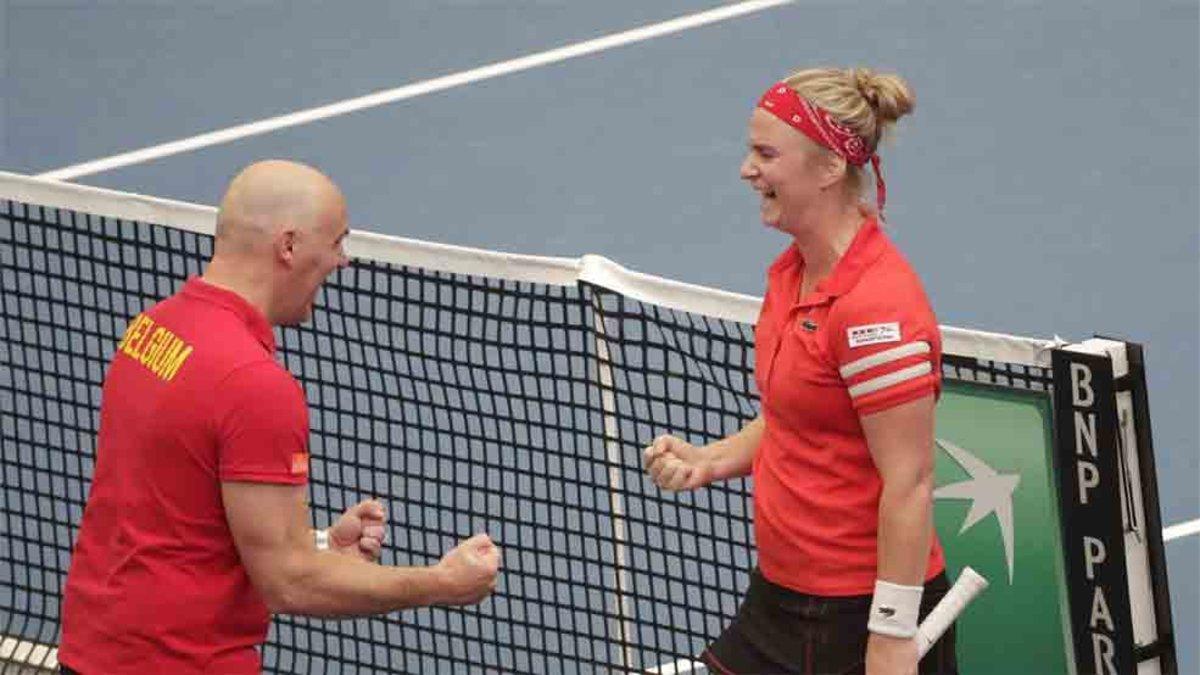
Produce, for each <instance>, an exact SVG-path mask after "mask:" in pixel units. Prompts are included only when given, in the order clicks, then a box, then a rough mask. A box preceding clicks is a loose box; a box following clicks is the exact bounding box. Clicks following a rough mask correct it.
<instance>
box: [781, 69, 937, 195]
mask: <svg viewBox="0 0 1200 675" xmlns="http://www.w3.org/2000/svg"><path fill="white" fill-rule="evenodd" d="M784 83H785V84H787V85H788V86H789V87H791V88H792V89H794V90H795V91H796V93H797V94H800V96H802V97H803V98H805V99H807V100H808V101H809V102H810V103H813V104H814V105H816V106H818V107H821V108H823V109H825V111H826V112H828V113H829V114H830V115H832V116H833V118H834V119H836V120H837V121H839V122H841V123H842V124H843V125H845V126H846V127H847V128H849V129H850V130H851V131H853V132H855V133H856V134H858V135H859V136H860V137H861V138H862V139H863V141H864V142H865V143H866V144H867V149H868V150H870V151H871V152H875V150H876V148H878V147H879V142H880V141H881V140H882V139H883V138H884V137H885V136H887V135H888V134H889V133H890V131H891V129H892V127H893V126H894V125H895V123H896V120H898V119H900V118H901V117H904V116H905V115H907V114H909V113H910V112H912V110H913V105H914V103H915V100H914V98H913V93H912V89H910V88H909V86H908V83H907V82H905V81H904V79H903V78H901V77H900V76H899V75H893V74H890V73H876V72H874V71H872V70H871V69H869V68H846V69H842V68H809V69H806V70H800V71H797V72H795V73H792V74H791V75H789V76H788V77H787V78H786V79H784ZM861 169H862V167H857V166H849V165H848V166H847V167H846V171H847V174H846V180H847V181H848V182H849V184H850V185H849V187H850V189H851V190H852V191H853V193H854V194H858V193H859V191H860V190H861V187H862V170H861Z"/></svg>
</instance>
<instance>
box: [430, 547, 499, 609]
mask: <svg viewBox="0 0 1200 675" xmlns="http://www.w3.org/2000/svg"><path fill="white" fill-rule="evenodd" d="M435 569H436V570H437V572H438V573H439V574H440V576H441V579H442V589H441V593H440V594H439V595H440V596H441V599H442V602H441V603H439V604H445V605H473V604H475V603H477V602H479V601H481V600H483V599H484V598H486V597H487V596H489V595H491V593H492V591H494V590H496V575H497V574H499V572H500V547H499V546H496V545H495V544H494V543H492V539H491V537H489V536H487V535H486V534H477V535H475V536H474V537H471V538H470V539H467V540H466V541H463V542H462V543H460V544H459V545H458V546H455V547H454V548H453V549H452V550H450V551H449V552H448V553H446V555H444V556H442V559H441V560H440V561H438V564H437V565H436V566H435Z"/></svg>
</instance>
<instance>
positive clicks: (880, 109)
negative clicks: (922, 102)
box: [849, 68, 915, 122]
mask: <svg viewBox="0 0 1200 675" xmlns="http://www.w3.org/2000/svg"><path fill="white" fill-rule="evenodd" d="M849 75H850V79H851V80H852V81H853V83H854V88H855V89H857V90H858V92H859V94H861V95H862V97H863V99H864V100H866V102H867V105H869V106H871V109H872V110H874V111H875V114H876V115H878V116H879V117H880V118H881V119H882V120H886V121H893V122H894V121H895V120H898V119H900V118H901V117H903V116H905V115H907V114H909V113H910V112H912V110H913V104H914V103H915V101H914V99H913V93H912V90H911V89H910V88H909V87H908V83H907V82H905V81H904V80H903V79H902V78H901V77H900V76H898V75H891V74H887V73H883V74H879V73H876V72H875V71H873V70H871V69H870V68H852V69H851V70H850V72H849Z"/></svg>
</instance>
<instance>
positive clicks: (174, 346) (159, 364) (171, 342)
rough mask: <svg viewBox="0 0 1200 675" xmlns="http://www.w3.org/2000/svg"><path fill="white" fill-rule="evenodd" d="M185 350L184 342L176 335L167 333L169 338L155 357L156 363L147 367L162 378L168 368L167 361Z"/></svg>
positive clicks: (164, 341)
mask: <svg viewBox="0 0 1200 675" xmlns="http://www.w3.org/2000/svg"><path fill="white" fill-rule="evenodd" d="M181 349H183V341H182V340H180V339H179V338H178V337H177V336H176V335H175V334H174V333H167V338H166V339H165V340H163V345H162V347H161V348H160V349H159V350H158V354H157V355H156V356H155V357H154V362H153V363H150V364H149V365H148V366H147V367H149V368H150V370H152V371H154V374H155V375H158V376H159V377H162V373H163V369H164V368H165V367H166V363H167V361H169V360H170V359H171V357H172V356H173V355H174V354H175V353H177V352H179V350H181Z"/></svg>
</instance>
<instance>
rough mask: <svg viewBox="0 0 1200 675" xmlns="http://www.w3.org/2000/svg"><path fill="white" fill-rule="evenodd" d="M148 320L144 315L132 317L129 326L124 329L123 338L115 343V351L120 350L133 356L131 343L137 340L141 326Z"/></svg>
mask: <svg viewBox="0 0 1200 675" xmlns="http://www.w3.org/2000/svg"><path fill="white" fill-rule="evenodd" d="M149 320H150V319H149V318H147V317H146V315H145V314H138V315H137V316H135V317H133V321H130V322H129V325H128V326H127V327H126V328H125V336H124V337H122V338H121V341H120V342H119V343H117V349H120V350H121V351H123V352H125V353H126V354H128V355H130V356H134V354H133V352H132V350H131V347H132V346H133V341H134V340H136V339H137V336H138V333H139V332H140V331H141V329H142V324H143V323H144V322H146V321H149Z"/></svg>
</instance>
